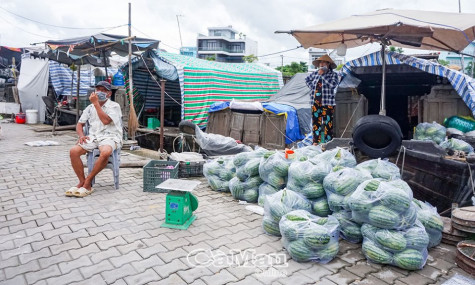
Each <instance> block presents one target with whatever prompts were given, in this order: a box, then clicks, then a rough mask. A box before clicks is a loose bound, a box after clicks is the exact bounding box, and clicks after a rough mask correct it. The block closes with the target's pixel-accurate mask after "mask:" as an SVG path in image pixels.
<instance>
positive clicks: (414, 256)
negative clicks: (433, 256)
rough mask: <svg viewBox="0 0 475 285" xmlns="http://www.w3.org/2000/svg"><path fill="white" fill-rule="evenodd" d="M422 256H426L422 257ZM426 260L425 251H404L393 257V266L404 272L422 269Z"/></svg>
mask: <svg viewBox="0 0 475 285" xmlns="http://www.w3.org/2000/svg"><path fill="white" fill-rule="evenodd" d="M424 254H425V255H426V256H425V257H424ZM426 260H427V250H426V249H425V250H424V252H420V251H418V250H415V249H406V250H404V251H403V252H400V253H396V254H395V255H394V264H395V265H396V266H398V267H400V268H402V269H406V270H418V269H421V268H422V267H424V265H425V263H426Z"/></svg>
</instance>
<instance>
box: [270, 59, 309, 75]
mask: <svg viewBox="0 0 475 285" xmlns="http://www.w3.org/2000/svg"><path fill="white" fill-rule="evenodd" d="M276 69H277V70H278V71H280V72H282V75H283V76H293V75H294V74H296V73H299V72H307V71H308V66H307V63H306V62H303V61H301V62H299V63H297V62H292V63H290V64H287V65H284V66H279V67H277V68H276Z"/></svg>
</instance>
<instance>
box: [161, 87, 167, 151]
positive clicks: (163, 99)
mask: <svg viewBox="0 0 475 285" xmlns="http://www.w3.org/2000/svg"><path fill="white" fill-rule="evenodd" d="M165 82H167V81H166V80H164V79H160V88H161V98H160V153H163V125H164V121H165Z"/></svg>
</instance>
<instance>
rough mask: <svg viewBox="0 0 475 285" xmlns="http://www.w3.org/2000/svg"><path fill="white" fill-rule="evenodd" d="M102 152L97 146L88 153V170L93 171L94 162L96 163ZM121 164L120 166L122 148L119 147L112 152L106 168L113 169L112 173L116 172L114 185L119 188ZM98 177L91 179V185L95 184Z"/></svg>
mask: <svg viewBox="0 0 475 285" xmlns="http://www.w3.org/2000/svg"><path fill="white" fill-rule="evenodd" d="M99 155H100V152H99V149H98V148H96V149H94V150H93V151H91V152H88V153H87V171H88V173H91V171H92V168H93V167H94V164H95V163H96V161H97V159H98V158H99ZM119 166H120V148H117V149H116V150H114V151H113V152H112V154H111V155H110V156H109V161H108V162H107V165H106V167H105V168H108V169H111V170H112V173H113V174H114V187H115V189H119ZM95 180H96V178H95V177H94V178H93V179H92V181H91V185H94V183H95Z"/></svg>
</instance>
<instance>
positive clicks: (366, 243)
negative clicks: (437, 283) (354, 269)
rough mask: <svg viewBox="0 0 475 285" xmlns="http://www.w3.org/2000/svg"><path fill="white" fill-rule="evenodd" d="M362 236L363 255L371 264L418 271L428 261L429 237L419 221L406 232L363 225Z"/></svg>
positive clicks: (405, 230) (406, 229)
mask: <svg viewBox="0 0 475 285" xmlns="http://www.w3.org/2000/svg"><path fill="white" fill-rule="evenodd" d="M361 234H362V235H363V247H362V249H363V254H364V255H365V256H366V258H367V259H368V260H369V261H371V262H374V263H380V264H391V265H395V266H397V267H399V268H402V269H406V270H418V269H422V268H423V267H424V265H425V263H426V261H427V257H428V253H427V245H428V244H429V237H428V235H427V233H426V231H425V229H424V226H423V225H422V224H421V223H420V222H419V221H416V223H414V224H413V226H411V227H407V228H405V229H404V230H394V229H381V228H379V227H375V226H372V225H370V224H363V226H362V227H361Z"/></svg>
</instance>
